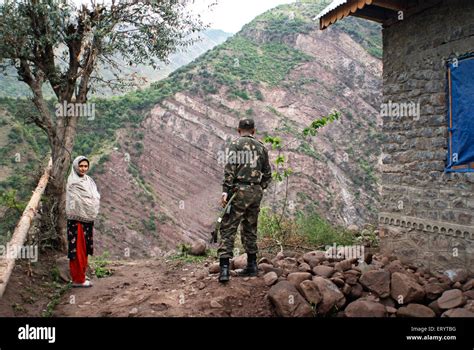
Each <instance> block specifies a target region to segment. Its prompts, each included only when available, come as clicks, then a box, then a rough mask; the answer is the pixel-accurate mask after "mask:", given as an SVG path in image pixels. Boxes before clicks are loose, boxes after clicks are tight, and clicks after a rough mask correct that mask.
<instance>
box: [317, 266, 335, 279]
mask: <svg viewBox="0 0 474 350" xmlns="http://www.w3.org/2000/svg"><path fill="white" fill-rule="evenodd" d="M334 271H335V270H334V268H333V267H330V266H324V265H319V266H315V267H314V268H313V272H314V274H315V275H316V276H322V277H327V278H329V277H331V276H332V274H333V273H334Z"/></svg>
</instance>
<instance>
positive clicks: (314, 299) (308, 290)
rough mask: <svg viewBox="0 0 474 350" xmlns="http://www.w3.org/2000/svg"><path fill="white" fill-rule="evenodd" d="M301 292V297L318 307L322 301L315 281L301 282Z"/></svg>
mask: <svg viewBox="0 0 474 350" xmlns="http://www.w3.org/2000/svg"><path fill="white" fill-rule="evenodd" d="M299 290H300V291H301V295H302V296H303V297H304V298H305V299H306V300H307V301H308V302H309V303H310V304H313V305H318V304H319V302H320V301H321V294H320V293H319V291H318V289H317V288H316V284H314V282H313V281H308V280H305V281H303V282H301V284H300V286H299Z"/></svg>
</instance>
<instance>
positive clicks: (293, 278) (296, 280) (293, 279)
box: [286, 272, 312, 287]
mask: <svg viewBox="0 0 474 350" xmlns="http://www.w3.org/2000/svg"><path fill="white" fill-rule="evenodd" d="M311 277H312V275H311V274H310V273H309V272H293V273H290V274H289V275H288V276H287V277H286V279H287V280H288V282H290V283H291V284H293V285H294V286H295V287H299V285H300V284H301V282H303V281H305V280H311Z"/></svg>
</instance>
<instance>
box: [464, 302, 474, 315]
mask: <svg viewBox="0 0 474 350" xmlns="http://www.w3.org/2000/svg"><path fill="white" fill-rule="evenodd" d="M464 308H465V309H466V310H469V311H471V312H474V300H468V301H467V302H466V305H464Z"/></svg>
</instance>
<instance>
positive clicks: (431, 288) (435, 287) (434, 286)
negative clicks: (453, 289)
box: [423, 283, 445, 300]
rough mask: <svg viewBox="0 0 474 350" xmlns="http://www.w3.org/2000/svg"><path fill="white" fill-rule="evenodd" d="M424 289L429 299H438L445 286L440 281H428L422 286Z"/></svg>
mask: <svg viewBox="0 0 474 350" xmlns="http://www.w3.org/2000/svg"><path fill="white" fill-rule="evenodd" d="M423 289H424V290H425V294H426V298H427V299H429V300H435V299H438V298H439V296H440V295H441V293H443V292H444V291H445V288H443V286H442V285H441V284H440V283H428V284H425V285H424V286H423Z"/></svg>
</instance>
